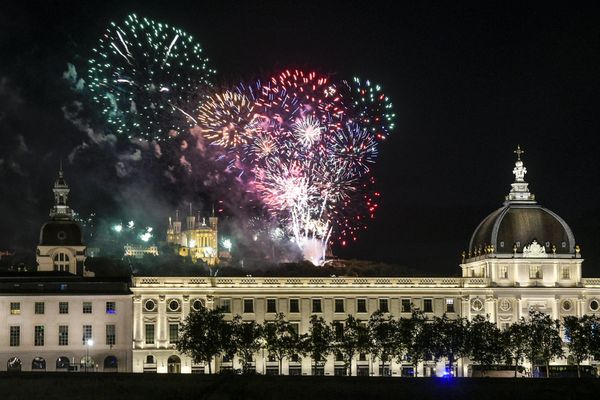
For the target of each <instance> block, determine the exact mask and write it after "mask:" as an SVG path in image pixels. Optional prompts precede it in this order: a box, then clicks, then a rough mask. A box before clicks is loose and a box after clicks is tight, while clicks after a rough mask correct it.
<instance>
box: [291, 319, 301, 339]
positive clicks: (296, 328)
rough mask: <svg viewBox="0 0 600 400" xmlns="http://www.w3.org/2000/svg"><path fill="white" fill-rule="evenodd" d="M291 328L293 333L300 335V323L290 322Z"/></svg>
mask: <svg viewBox="0 0 600 400" xmlns="http://www.w3.org/2000/svg"><path fill="white" fill-rule="evenodd" d="M290 328H292V331H293V332H294V333H295V334H296V336H298V333H299V332H300V323H299V322H290Z"/></svg>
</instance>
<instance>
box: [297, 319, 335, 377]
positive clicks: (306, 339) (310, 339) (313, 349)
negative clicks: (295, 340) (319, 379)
mask: <svg viewBox="0 0 600 400" xmlns="http://www.w3.org/2000/svg"><path fill="white" fill-rule="evenodd" d="M333 339H334V335H333V330H332V329H331V327H330V326H329V325H327V323H326V322H325V320H324V319H323V317H317V316H316V315H314V314H313V315H311V317H310V328H308V335H305V336H303V338H302V343H303V346H302V347H303V349H304V350H305V351H306V352H307V353H308V354H310V356H311V358H312V360H313V363H314V367H313V368H314V371H316V370H317V365H318V363H319V362H320V360H324V359H326V357H327V356H328V355H329V354H330V353H331V351H332V346H333Z"/></svg>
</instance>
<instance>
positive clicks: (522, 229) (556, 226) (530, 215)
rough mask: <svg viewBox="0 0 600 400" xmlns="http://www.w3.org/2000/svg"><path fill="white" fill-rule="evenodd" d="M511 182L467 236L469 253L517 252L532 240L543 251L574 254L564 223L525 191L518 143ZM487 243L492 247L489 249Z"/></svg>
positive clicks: (570, 235)
mask: <svg viewBox="0 0 600 400" xmlns="http://www.w3.org/2000/svg"><path fill="white" fill-rule="evenodd" d="M515 153H516V154H517V161H516V162H515V167H514V169H513V174H514V175H515V181H514V182H513V183H512V184H511V190H510V192H509V194H508V196H506V201H505V202H504V205H503V206H502V207H500V208H499V209H497V210H496V211H494V212H492V213H491V214H490V215H488V216H487V217H486V218H485V219H484V220H483V221H481V223H480V224H479V226H477V228H476V229H475V232H473V235H472V236H471V241H470V242H469V254H474V253H477V254H479V252H489V251H491V252H494V253H499V254H502V253H505V254H511V253H515V252H518V253H521V252H523V250H527V249H526V246H528V245H530V244H532V243H533V242H534V241H536V242H537V243H538V244H539V245H541V246H542V247H543V250H544V251H545V252H546V253H551V252H556V254H573V253H575V237H574V235H573V231H571V228H569V226H568V225H567V223H566V222H565V221H564V220H563V219H562V218H561V217H559V216H558V215H557V214H555V213H553V212H552V211H550V210H548V209H547V208H543V207H542V206H540V205H539V204H538V203H537V201H536V200H535V196H534V195H533V194H532V193H530V192H529V184H528V183H527V182H525V174H526V173H527V168H525V166H524V163H523V160H521V154H523V153H524V151H523V150H521V148H520V146H517V150H515ZM489 246H492V247H491V248H490V247H489Z"/></svg>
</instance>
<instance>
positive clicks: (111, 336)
mask: <svg viewBox="0 0 600 400" xmlns="http://www.w3.org/2000/svg"><path fill="white" fill-rule="evenodd" d="M106 344H107V345H109V346H114V345H115V344H117V329H116V327H115V326H114V325H106Z"/></svg>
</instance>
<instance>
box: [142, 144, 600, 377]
mask: <svg viewBox="0 0 600 400" xmlns="http://www.w3.org/2000/svg"><path fill="white" fill-rule="evenodd" d="M516 153H517V161H516V163H515V167H514V170H513V174H514V175H515V181H514V183H513V184H512V185H511V186H512V187H511V190H510V192H509V194H508V195H507V196H506V201H505V202H504V204H503V206H502V207H501V208H499V209H498V210H496V211H494V212H492V213H491V214H490V215H489V216H488V217H486V218H485V219H484V220H483V221H482V222H481V224H480V225H479V226H478V227H477V228H476V229H475V232H474V233H473V235H472V237H471V241H470V246H469V251H468V253H467V252H466V253H465V254H464V255H463V261H462V263H461V265H460V267H461V268H462V277H461V278H451V277H440V278H409V277H387V278H386V277H383V278H355V277H353V278H349V277H331V278H317V277H312V278H311V277H306V278H278V277H277V278H275V277H264V278H255V277H242V278H211V277H205V278H204V277H201V278H183V277H135V278H134V279H133V286H132V288H131V290H132V291H133V294H134V295H133V324H134V326H133V335H134V336H133V366H132V368H133V371H137V372H142V371H158V372H174V371H181V372H194V371H204V367H202V366H195V365H193V364H192V363H191V360H190V359H189V358H188V357H186V356H184V355H181V354H179V353H177V351H175V349H174V347H175V344H174V343H175V341H176V337H177V326H178V323H179V322H180V321H182V320H183V319H184V318H185V316H186V315H187V314H188V313H189V312H190V310H191V309H194V308H197V307H200V306H201V305H206V306H207V307H209V308H212V307H216V306H220V307H223V308H224V309H225V310H226V317H227V318H232V317H233V316H234V315H236V314H239V315H241V316H242V317H243V319H245V320H249V321H250V320H254V321H257V322H260V323H263V322H265V321H269V320H273V319H274V318H275V315H276V313H278V312H283V313H284V314H285V316H286V317H287V318H288V319H289V320H290V321H292V323H293V324H295V325H297V328H298V331H299V332H300V333H305V332H307V331H308V328H309V320H310V316H311V315H313V314H317V315H320V316H322V317H323V318H324V319H325V320H326V321H328V322H334V321H340V322H341V321H343V320H344V319H345V318H346V317H347V315H348V314H352V315H354V316H355V317H357V318H359V319H362V320H366V319H368V318H369V316H370V315H371V313H373V312H374V311H376V310H383V311H386V312H389V313H390V314H392V315H394V316H396V317H401V316H405V317H409V316H410V311H411V305H413V306H415V307H418V308H420V309H421V310H422V311H424V312H425V314H426V315H428V316H430V317H432V316H434V315H437V316H441V315H442V314H444V313H446V314H447V315H448V316H449V317H450V318H452V317H458V316H463V317H467V318H472V317H474V316H475V315H478V314H480V315H487V316H489V318H490V319H491V320H492V321H494V322H496V323H497V324H498V325H499V327H505V326H506V325H508V324H510V323H513V322H516V321H517V320H518V319H519V318H520V317H522V316H526V315H527V314H528V310H530V309H532V308H534V309H538V310H540V311H543V312H545V313H548V314H550V315H551V316H552V317H553V318H555V319H560V318H563V317H565V316H568V315H577V316H581V315H583V314H600V279H598V278H591V279H590V278H588V279H585V278H582V269H581V266H582V263H583V259H582V258H581V254H580V251H579V247H578V246H577V245H576V242H575V238H574V235H573V232H572V231H571V229H570V228H569V226H568V225H567V224H566V223H565V221H563V220H562V219H561V218H560V217H559V216H558V215H556V214H555V213H553V212H552V211H550V210H548V209H546V208H543V207H541V206H540V205H539V204H538V203H537V202H536V201H535V198H534V196H533V194H531V193H530V192H529V188H528V184H527V183H526V182H525V174H526V172H527V171H526V169H525V167H524V165H523V161H522V160H521V154H522V151H521V149H520V148H518V149H517V151H516ZM561 362H563V363H565V362H566V361H565V360H563V361H561ZM214 363H215V365H214V367H213V370H219V369H220V368H226V369H228V368H232V367H233V368H239V367H240V364H239V363H237V362H236V360H233V361H232V360H223V359H219V360H215V362H214ZM254 364H255V368H256V370H257V372H263V373H265V372H270V371H273V372H274V371H276V370H277V368H278V364H277V362H275V361H274V360H273V361H269V360H268V357H265V355H264V353H262V352H261V353H260V354H256V357H255V362H254ZM373 365H377V364H376V363H375V364H373V362H372V360H368V357H363V358H362V359H361V358H359V359H358V360H355V361H354V362H353V365H352V370H353V374H374V375H377V374H379V373H391V374H392V375H403V374H404V375H406V374H407V373H408V370H409V369H410V368H411V366H410V365H409V364H406V365H403V364H401V363H397V362H395V363H393V364H392V366H391V371H378V369H377V368H373ZM443 368H444V365H443V363H438V364H435V363H423V364H422V365H421V366H419V369H420V370H421V371H419V374H420V375H431V374H434V373H441V371H442V370H443ZM343 371H344V368H343V362H341V361H336V360H335V357H334V356H329V359H328V360H327V362H326V363H325V368H324V371H322V372H323V373H325V374H330V375H333V374H336V373H343ZM466 371H467V365H464V364H463V363H459V370H458V371H457V373H458V374H459V375H465V374H466ZM283 373H285V374H310V373H311V361H310V360H309V359H306V358H304V359H299V360H285V361H284V365H283Z"/></svg>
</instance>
